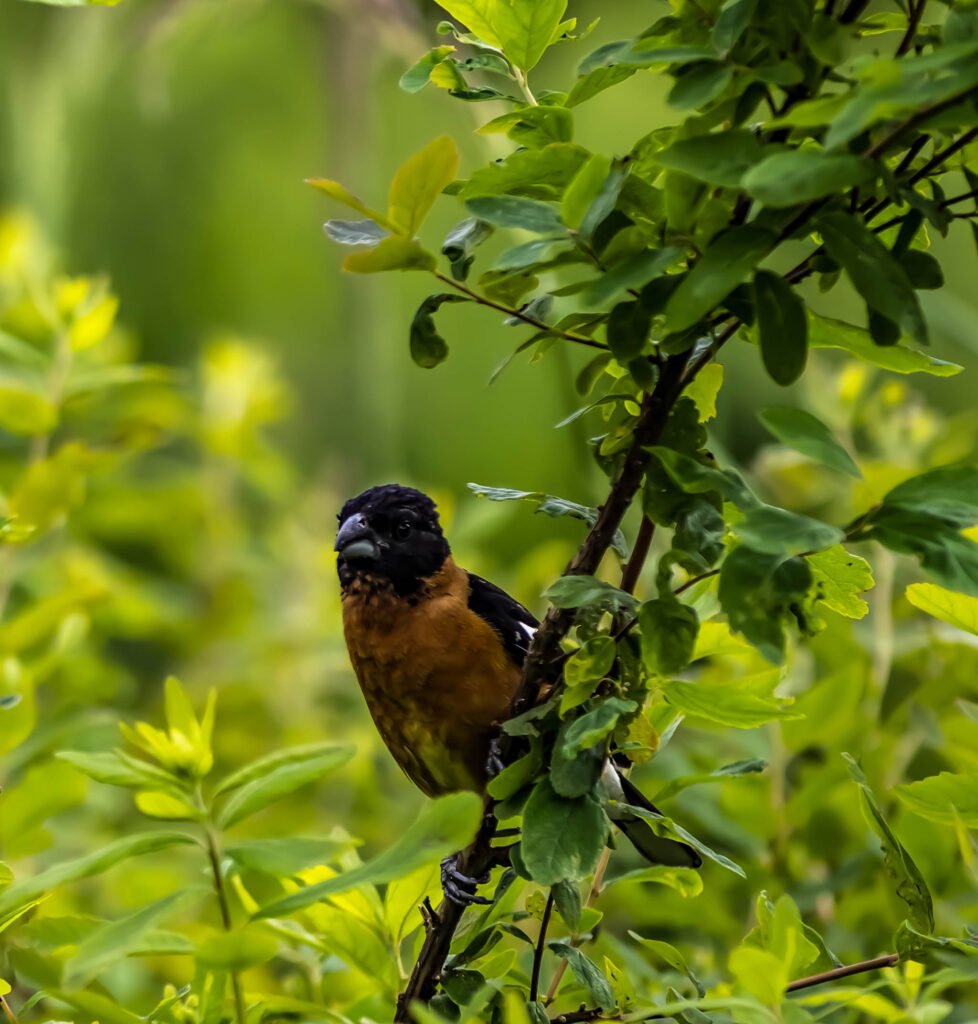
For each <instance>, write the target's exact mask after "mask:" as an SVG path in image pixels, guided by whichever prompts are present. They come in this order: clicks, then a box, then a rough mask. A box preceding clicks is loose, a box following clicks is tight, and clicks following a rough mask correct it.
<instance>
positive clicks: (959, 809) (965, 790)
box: [896, 772, 978, 828]
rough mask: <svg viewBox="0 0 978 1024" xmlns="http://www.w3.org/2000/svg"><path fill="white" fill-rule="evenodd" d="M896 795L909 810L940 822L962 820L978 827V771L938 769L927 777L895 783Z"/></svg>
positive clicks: (973, 826)
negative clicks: (956, 771) (898, 784)
mask: <svg viewBox="0 0 978 1024" xmlns="http://www.w3.org/2000/svg"><path fill="white" fill-rule="evenodd" d="M896 793H897V796H898V797H899V798H900V799H901V800H902V801H903V802H904V803H905V804H906V805H907V807H909V808H910V809H911V810H912V811H914V812H916V813H917V814H919V815H920V816H921V817H922V818H927V819H928V820H929V821H939V822H941V824H943V825H954V824H956V823H957V822H959V821H960V822H961V824H963V825H967V826H968V828H978V773H976V772H967V773H962V774H953V773H952V772H941V773H940V775H931V776H930V777H929V778H926V779H920V780H919V781H917V782H911V783H909V784H908V785H905V786H897V789H896Z"/></svg>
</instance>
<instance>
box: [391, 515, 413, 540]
mask: <svg viewBox="0 0 978 1024" xmlns="http://www.w3.org/2000/svg"><path fill="white" fill-rule="evenodd" d="M394 536H395V537H396V538H397V539H398V540H406V539H407V538H408V537H410V536H411V523H410V522H409V521H408V520H407V519H402V520H401V521H400V522H399V523H398V524H397V526H395V527H394Z"/></svg>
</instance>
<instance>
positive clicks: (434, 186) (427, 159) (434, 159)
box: [387, 135, 458, 238]
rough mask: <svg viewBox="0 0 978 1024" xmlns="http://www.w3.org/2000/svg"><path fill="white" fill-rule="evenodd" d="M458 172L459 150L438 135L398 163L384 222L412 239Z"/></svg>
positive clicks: (448, 138)
mask: <svg viewBox="0 0 978 1024" xmlns="http://www.w3.org/2000/svg"><path fill="white" fill-rule="evenodd" d="M457 171H458V148H457V147H456V145H455V141H454V140H453V139H452V137H451V136H450V135H439V136H438V138H436V139H434V140H432V141H431V142H429V143H428V145H427V146H425V147H424V149H421V150H419V151H418V152H417V153H415V154H414V156H412V157H410V158H409V159H408V160H406V161H405V162H404V163H403V164H401V166H400V167H399V168H398V169H397V172H396V173H395V175H394V180H393V181H392V182H391V187H390V194H389V195H388V197H387V219H388V220H389V221H390V222H391V224H393V225H394V228H395V230H396V231H398V232H400V233H401V234H403V235H406V236H408V237H409V238H413V237H414V235H415V234H416V233H417V231H418V228H419V227H421V224H422V222H423V221H424V219H425V217H427V215H428V211H429V210H430V209H431V207H432V206H433V205H434V202H435V200H436V199H437V198H438V196H439V195H440V194H441V192H442V190H443V189H444V188H445V186H446V185H448V184H450V183H451V182H453V181H454V180H455V175H456V173H457Z"/></svg>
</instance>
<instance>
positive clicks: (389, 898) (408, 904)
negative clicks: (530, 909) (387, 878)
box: [384, 863, 491, 947]
mask: <svg viewBox="0 0 978 1024" xmlns="http://www.w3.org/2000/svg"><path fill="white" fill-rule="evenodd" d="M440 895H441V866H440V865H439V864H438V863H433V864H423V865H422V866H421V867H420V868H418V869H417V870H416V871H412V872H411V874H409V875H405V877H404V878H397V879H395V880H394V881H392V882H391V883H390V884H389V885H388V886H387V891H386V892H385V893H384V921H385V923H386V924H387V929H388V931H389V932H390V935H391V938H392V939H393V940H394V945H395V947H396V946H399V945H400V943H401V942H402V941H403V940H404V939H405V938H406V937H407V936H408V935H410V934H411V932H413V931H414V929H415V928H418V927H420V926H421V924H422V921H423V919H422V916H421V914H420V912H419V910H418V908H419V907H420V906H421V905H422V904H423V903H424V901H425V900H426V899H431V900H437V898H438V897H439V896H440ZM490 934H491V933H490Z"/></svg>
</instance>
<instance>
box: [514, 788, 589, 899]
mask: <svg viewBox="0 0 978 1024" xmlns="http://www.w3.org/2000/svg"><path fill="white" fill-rule="evenodd" d="M608 827H609V826H608V817H607V815H606V814H605V812H604V809H603V808H602V807H601V805H600V804H599V803H598V802H597V801H596V800H595V799H594V798H593V797H592V796H581V797H577V798H576V799H572V800H568V799H565V798H564V797H561V796H558V795H557V793H556V792H555V791H554V788H553V786H552V785H551V783H550V780H549V779H541V780H540V781H539V782H538V783H537V784H536V786H535V787H534V790H533V792H532V793H531V794H530V798H529V800H527V802H526V806H525V807H524V809H523V839H522V842H521V845H520V849H521V852H522V855H523V861H524V863H525V864H526V867H527V869H528V870H529V872H530V875H531V876H532V878H533V880H534V881H535V882H539V883H540V884H541V885H555V884H556V883H557V882H560V881H563V880H565V879H567V880H569V881H576V880H577V879H581V878H587V877H588V875H590V874H591V873H592V872H593V871H594V869H595V868H596V867H597V864H598V860H599V858H600V857H601V851H602V850H603V849H604V844H605V840H606V839H607V837H608Z"/></svg>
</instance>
